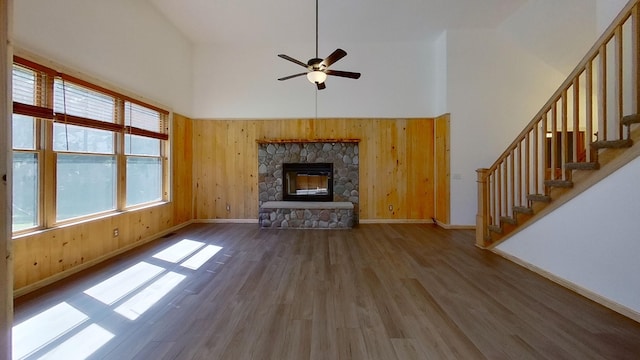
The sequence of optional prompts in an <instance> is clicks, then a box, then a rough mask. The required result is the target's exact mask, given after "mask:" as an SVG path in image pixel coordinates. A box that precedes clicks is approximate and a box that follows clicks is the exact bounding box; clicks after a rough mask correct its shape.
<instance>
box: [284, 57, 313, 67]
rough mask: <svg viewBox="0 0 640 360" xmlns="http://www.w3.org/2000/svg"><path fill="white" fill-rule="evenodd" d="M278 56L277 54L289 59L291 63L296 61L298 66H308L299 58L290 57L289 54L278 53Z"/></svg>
mask: <svg viewBox="0 0 640 360" xmlns="http://www.w3.org/2000/svg"><path fill="white" fill-rule="evenodd" d="M278 56H279V57H281V58H283V59H285V60H289V61H291V62H292V63H296V64H298V65H300V66H302V67H305V68H306V67H308V66H307V64H305V63H303V62H302V61H300V60H296V59H294V58H292V57H291V56H289V55H285V54H278Z"/></svg>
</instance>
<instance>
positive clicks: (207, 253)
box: [180, 245, 222, 270]
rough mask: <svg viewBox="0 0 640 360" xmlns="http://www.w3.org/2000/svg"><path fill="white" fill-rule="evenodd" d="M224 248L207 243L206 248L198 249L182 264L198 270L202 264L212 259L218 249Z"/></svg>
mask: <svg viewBox="0 0 640 360" xmlns="http://www.w3.org/2000/svg"><path fill="white" fill-rule="evenodd" d="M220 250H222V247H220V246H215V245H207V246H206V247H205V248H204V249H202V250H200V251H198V253H196V254H195V255H193V256H192V257H190V258H188V259H187V260H186V261H185V262H183V263H182V264H180V266H184V267H186V268H187V269H191V270H198V269H199V268H200V267H201V266H202V265H204V264H205V263H206V262H207V261H209V259H211V258H212V257H213V256H214V255H215V254H217V253H218V251H220Z"/></svg>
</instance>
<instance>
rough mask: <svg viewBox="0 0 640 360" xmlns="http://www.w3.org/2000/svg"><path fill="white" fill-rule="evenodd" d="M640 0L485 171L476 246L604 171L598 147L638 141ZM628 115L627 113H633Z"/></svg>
mask: <svg viewBox="0 0 640 360" xmlns="http://www.w3.org/2000/svg"><path fill="white" fill-rule="evenodd" d="M639 2H640V0H631V1H629V3H628V4H627V5H626V6H625V7H624V9H623V10H622V11H621V12H620V14H619V15H618V16H617V17H616V19H615V20H614V21H613V22H612V24H611V25H610V26H609V27H608V28H607V30H606V31H605V32H604V33H603V35H602V36H601V37H600V38H599V39H598V40H597V41H596V43H595V44H594V46H593V47H592V48H591V49H590V50H589V52H588V53H587V55H586V56H585V57H584V58H583V59H582V61H581V62H580V63H579V64H578V66H577V67H576V68H575V69H574V70H573V72H572V73H571V74H570V75H569V77H568V78H567V79H566V80H565V81H564V82H563V83H562V85H561V86H560V88H558V90H556V92H555V93H554V94H553V96H552V97H551V98H550V99H549V101H547V103H546V104H545V105H544V106H543V107H542V109H541V110H540V111H539V112H538V113H537V114H536V115H535V117H534V118H533V119H532V120H531V122H529V124H528V125H527V126H526V127H525V128H524V130H522V132H521V133H520V134H519V135H518V136H517V138H516V139H515V140H514V141H513V142H512V143H511V145H509V147H507V149H506V150H505V151H504V152H503V153H502V155H501V156H500V157H499V158H498V159H497V160H496V162H495V163H494V164H493V165H492V166H491V167H490V168H488V169H478V170H477V176H478V213H477V216H476V245H477V246H479V247H487V246H489V245H491V244H494V243H495V242H496V241H499V240H501V239H503V238H504V237H505V236H506V235H507V234H508V233H510V232H512V231H513V230H514V229H516V228H517V227H518V226H520V225H522V223H523V222H525V221H526V220H528V219H529V218H531V217H532V216H534V215H535V214H536V213H538V212H539V211H540V210H541V209H543V208H544V207H546V206H547V204H548V203H550V202H551V201H552V200H553V198H554V197H557V196H558V195H559V194H562V193H563V191H567V189H569V188H571V187H572V186H573V181H572V177H573V172H574V171H584V170H590V171H592V170H597V169H599V162H598V151H599V150H602V149H610V148H626V147H631V146H632V145H633V140H632V139H631V127H632V126H635V125H634V124H637V123H640V115H638V114H639V113H640V109H639V108H638V104H639V103H640V77H639V74H640V69H639V67H640V5H639ZM625 115H626V116H625Z"/></svg>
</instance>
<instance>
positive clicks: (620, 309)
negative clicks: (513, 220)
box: [491, 248, 640, 323]
mask: <svg viewBox="0 0 640 360" xmlns="http://www.w3.org/2000/svg"><path fill="white" fill-rule="evenodd" d="M491 251H492V252H494V253H495V254H498V255H500V256H502V257H503V258H505V259H507V260H509V261H512V262H514V263H516V264H518V265H520V266H522V267H524V268H526V269H528V270H531V271H533V272H535V273H536V274H538V275H540V276H543V277H545V278H547V279H549V280H551V281H553V282H554V283H556V284H558V285H560V286H563V287H565V288H567V289H569V290H571V291H574V292H576V293H578V294H580V295H582V296H584V297H586V298H587V299H589V300H592V301H595V302H596V303H598V304H600V305H602V306H604V307H607V308H609V309H611V310H613V311H615V312H617V313H619V314H621V315H624V316H626V317H628V318H630V319H632V320H634V321H636V322H639V323H640V312H637V311H635V310H633V309H631V308H628V307H626V306H624V305H620V304H618V303H617V302H615V301H613V300H611V299H607V298H606V297H604V296H602V295H600V294H597V293H595V292H593V291H591V290H588V289H585V288H583V287H582V286H580V285H577V284H574V283H572V282H570V281H568V280H565V279H563V278H561V277H559V276H557V275H555V274H553V273H550V272H548V271H546V270H543V269H541V268H539V267H537V266H535V265H533V264H530V263H528V262H526V261H524V260H522V259H520V258H518V257H515V256H513V255H511V254H507V253H505V252H504V251H501V250H499V249H495V248H494V249H491Z"/></svg>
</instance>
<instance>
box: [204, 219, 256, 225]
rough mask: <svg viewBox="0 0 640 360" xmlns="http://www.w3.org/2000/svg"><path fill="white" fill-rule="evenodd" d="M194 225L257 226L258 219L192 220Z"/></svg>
mask: <svg viewBox="0 0 640 360" xmlns="http://www.w3.org/2000/svg"><path fill="white" fill-rule="evenodd" d="M193 222H194V223H196V224H258V219H194V220H193Z"/></svg>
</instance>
